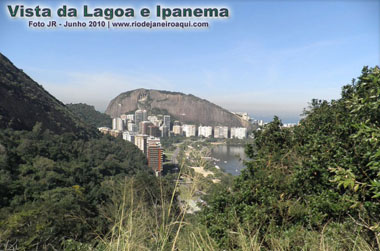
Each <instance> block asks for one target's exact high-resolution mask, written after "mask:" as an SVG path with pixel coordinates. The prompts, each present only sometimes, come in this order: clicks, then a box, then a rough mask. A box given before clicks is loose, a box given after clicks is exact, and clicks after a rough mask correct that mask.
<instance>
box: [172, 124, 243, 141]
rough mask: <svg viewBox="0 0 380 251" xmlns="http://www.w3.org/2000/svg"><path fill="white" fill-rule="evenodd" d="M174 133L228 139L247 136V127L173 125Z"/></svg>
mask: <svg viewBox="0 0 380 251" xmlns="http://www.w3.org/2000/svg"><path fill="white" fill-rule="evenodd" d="M172 132H173V134H174V135H184V136H186V137H194V136H198V137H205V138H211V137H214V138H216V139H228V138H238V139H245V138H247V128H245V127H231V128H229V127H228V126H214V127H212V126H202V125H201V126H199V127H197V126H196V125H188V124H184V125H182V126H181V125H179V124H178V125H173V131H172Z"/></svg>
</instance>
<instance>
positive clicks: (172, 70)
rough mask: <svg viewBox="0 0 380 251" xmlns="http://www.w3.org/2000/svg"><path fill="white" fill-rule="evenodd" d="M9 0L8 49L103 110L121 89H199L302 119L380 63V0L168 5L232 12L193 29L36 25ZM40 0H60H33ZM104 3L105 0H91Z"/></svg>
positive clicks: (55, 84) (239, 107)
mask: <svg viewBox="0 0 380 251" xmlns="http://www.w3.org/2000/svg"><path fill="white" fill-rule="evenodd" d="M11 3H13V2H12V1H10V2H8V3H2V4H1V6H0V7H1V10H0V21H1V22H0V32H1V34H0V35H1V36H0V43H1V45H2V46H1V53H3V54H4V55H5V56H6V57H8V58H9V59H10V60H11V61H12V62H14V63H15V65H16V66H17V67H19V68H21V69H23V70H24V72H25V73H27V74H28V75H29V76H31V77H32V78H33V79H34V80H35V81H37V82H38V83H39V84H41V85H43V87H44V88H45V89H46V90H47V91H49V92H50V93H51V94H52V95H54V96H56V97H57V98H58V99H60V100H61V101H62V102H64V103H79V102H83V103H87V104H90V105H94V106H95V107H96V109H97V110H99V111H104V110H105V109H106V106H107V105H108V103H109V101H110V100H111V99H112V98H114V97H116V96H117V95H118V94H120V93H121V92H126V91H130V90H133V89H137V88H146V89H158V90H168V91H178V92H183V93H185V94H193V95H195V96H198V97H200V98H204V99H207V100H209V101H211V102H213V103H215V104H217V105H219V106H221V107H223V108H225V109H227V110H229V111H232V112H248V113H249V114H250V115H251V117H253V118H255V119H263V120H265V121H268V120H270V119H271V118H272V117H273V116H274V115H278V116H279V117H280V118H281V119H282V120H283V121H284V122H296V121H297V120H298V119H299V115H300V114H301V113H302V111H303V109H304V108H306V107H307V106H308V102H310V101H311V99H312V98H318V99H327V100H330V99H336V98H338V97H339V96H340V90H341V87H342V86H343V85H345V84H348V83H350V82H351V79H352V78H356V77H357V76H359V74H360V71H361V68H362V67H363V66H364V65H369V66H374V65H378V64H379V30H380V25H379V15H380V14H379V11H378V10H379V7H380V4H379V2H378V1H332V2H327V1H313V2H309V1H294V2H291V1H285V2H279V1H268V2H262V1H253V2H247V1H237V2H233V3H229V2H226V1H223V2H218V3H216V2H215V1H208V2H200V1H194V2H191V3H190V2H187V3H183V2H170V4H169V3H160V4H161V5H163V6H179V7H180V6H193V7H197V6H226V7H228V8H229V9H230V10H231V17H230V18H229V19H226V20H211V21H210V20H208V21H209V22H210V27H209V28H206V29H190V30H181V29H161V30H143V29H136V30H89V29H84V30H82V29H75V30H60V29H56V30H44V29H32V28H28V27H27V21H26V20H25V19H21V18H13V19H12V18H10V17H9V13H7V11H8V10H7V9H6V5H7V4H11ZM36 4H39V5H41V6H42V5H44V6H50V7H52V8H54V7H57V6H59V5H61V4H62V3H60V2H51V1H30V2H29V1H28V3H27V5H28V6H33V5H36ZM67 4H69V5H71V6H76V7H80V6H81V5H83V4H85V2H82V1H75V2H74V1H68V2H67ZM107 4H109V5H110V6H121V7H123V6H128V7H134V8H135V9H138V8H141V7H150V8H153V6H155V5H156V4H157V3H156V2H146V1H145V2H144V1H143V2H140V1H139V2H137V1H130V2H127V3H125V2H120V1H109V2H107ZM25 5H26V3H25ZM97 5H99V6H104V3H102V2H100V1H94V2H91V6H97ZM149 20H154V18H153V17H152V18H149Z"/></svg>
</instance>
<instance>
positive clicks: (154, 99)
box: [106, 89, 249, 127]
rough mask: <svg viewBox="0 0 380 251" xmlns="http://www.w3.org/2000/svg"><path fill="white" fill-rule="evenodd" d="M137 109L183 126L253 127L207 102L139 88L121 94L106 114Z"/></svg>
mask: <svg viewBox="0 0 380 251" xmlns="http://www.w3.org/2000/svg"><path fill="white" fill-rule="evenodd" d="M137 109H146V110H147V111H148V113H149V114H158V113H161V114H169V115H171V116H172V117H173V118H174V119H177V120H179V121H181V122H183V123H193V124H197V125H199V124H202V125H210V126H217V125H225V126H244V127H249V123H248V122H247V121H244V120H241V119H240V118H239V117H238V116H236V115H234V114H233V113H231V112H229V111H227V110H226V109H223V108H222V107H220V106H217V105H215V104H213V103H211V102H209V101H207V100H205V99H200V98H198V97H196V96H193V95H191V94H188V95H187V94H183V93H180V92H168V91H159V90H147V89H136V90H133V91H128V92H124V93H121V94H120V95H119V96H117V97H116V98H114V99H113V100H111V102H110V103H109V105H108V107H107V110H106V114H108V115H110V116H111V117H113V118H114V117H118V116H120V115H121V114H124V113H131V112H134V111H136V110H137Z"/></svg>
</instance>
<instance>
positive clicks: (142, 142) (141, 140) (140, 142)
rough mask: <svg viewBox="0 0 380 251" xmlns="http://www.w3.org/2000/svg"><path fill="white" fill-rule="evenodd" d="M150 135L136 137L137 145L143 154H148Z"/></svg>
mask: <svg viewBox="0 0 380 251" xmlns="http://www.w3.org/2000/svg"><path fill="white" fill-rule="evenodd" d="M147 139H148V135H144V134H138V135H136V136H135V145H136V146H137V147H138V148H139V149H140V150H141V151H142V152H143V153H146V149H147Z"/></svg>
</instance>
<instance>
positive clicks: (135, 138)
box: [98, 110, 249, 175]
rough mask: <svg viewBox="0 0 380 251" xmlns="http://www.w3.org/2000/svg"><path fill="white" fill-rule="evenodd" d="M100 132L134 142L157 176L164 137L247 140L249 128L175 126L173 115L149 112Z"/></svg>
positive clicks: (140, 112)
mask: <svg viewBox="0 0 380 251" xmlns="http://www.w3.org/2000/svg"><path fill="white" fill-rule="evenodd" d="M243 116H244V115H243ZM248 118H249V117H248ZM98 129H99V131H101V132H102V133H104V134H110V135H112V136H114V137H122V138H123V139H124V140H127V141H130V142H132V143H134V144H135V145H136V146H137V147H138V148H139V149H140V150H141V151H142V152H143V153H144V154H145V155H146V156H147V158H148V165H149V167H150V168H152V169H153V170H154V171H155V172H156V175H160V174H161V172H162V163H163V148H162V147H161V143H160V138H162V137H169V136H176V135H182V136H186V137H192V136H199V137H205V138H210V137H214V138H219V139H227V138H238V139H244V138H246V137H247V128H245V127H231V128H229V127H227V126H214V127H212V126H202V125H201V126H196V125H193V124H183V125H181V124H180V122H179V121H174V122H173V123H172V122H171V118H170V115H152V116H148V112H147V111H146V110H137V111H135V113H131V114H123V115H121V116H120V117H117V118H113V119H112V129H111V128H108V127H100V128H98Z"/></svg>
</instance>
